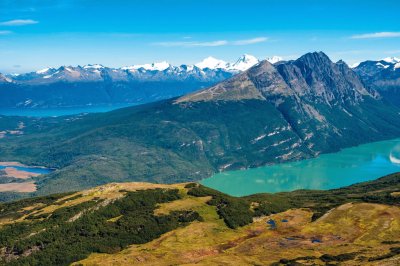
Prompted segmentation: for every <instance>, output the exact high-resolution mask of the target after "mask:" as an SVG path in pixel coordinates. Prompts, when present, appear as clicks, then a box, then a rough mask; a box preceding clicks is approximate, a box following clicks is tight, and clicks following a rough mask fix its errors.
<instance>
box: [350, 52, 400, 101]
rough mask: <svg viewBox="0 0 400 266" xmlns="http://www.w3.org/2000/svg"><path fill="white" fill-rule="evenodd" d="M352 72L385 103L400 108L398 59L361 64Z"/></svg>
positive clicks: (399, 66)
mask: <svg viewBox="0 0 400 266" xmlns="http://www.w3.org/2000/svg"><path fill="white" fill-rule="evenodd" d="M353 70H354V71H355V72H357V74H358V75H359V76H360V77H361V79H362V80H363V81H364V82H365V83H366V84H367V85H368V86H370V87H372V88H374V89H376V90H377V91H378V92H379V93H380V94H381V96H382V97H384V98H385V99H386V100H387V101H389V102H391V103H393V104H395V105H397V106H400V59H399V58H398V57H387V58H384V59H382V60H379V61H365V62H361V63H360V64H359V65H358V66H357V67H355V68H353Z"/></svg>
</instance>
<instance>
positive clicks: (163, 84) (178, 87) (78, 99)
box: [0, 54, 277, 108]
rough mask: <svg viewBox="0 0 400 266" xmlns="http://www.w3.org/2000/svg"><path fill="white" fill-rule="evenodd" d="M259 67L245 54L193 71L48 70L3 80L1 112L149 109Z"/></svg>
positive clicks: (155, 67)
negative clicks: (71, 108) (99, 107)
mask: <svg viewBox="0 0 400 266" xmlns="http://www.w3.org/2000/svg"><path fill="white" fill-rule="evenodd" d="M276 58H277V57H274V60H276ZM258 62H259V60H258V59H257V58H255V57H254V56H251V55H247V54H245V55H243V56H241V57H240V58H239V59H238V60H236V62H234V63H227V62H225V61H222V60H218V59H215V58H213V57H208V58H206V59H204V60H203V61H201V62H199V63H198V64H195V65H181V66H173V65H171V64H169V63H167V62H165V61H164V62H159V63H152V64H143V65H132V66H127V67H121V68H109V67H105V66H103V65H100V64H93V65H85V66H76V67H72V66H61V67H59V68H45V69H42V70H38V71H36V72H30V73H25V74H20V75H6V76H5V75H1V74H0V107H2V108H54V107H64V106H86V105H102V104H121V103H132V104H137V103H147V102H152V101H157V100H162V99H167V98H172V97H176V96H180V95H184V94H186V93H189V92H192V91H194V90H198V89H201V88H205V87H209V86H211V85H213V84H215V83H217V82H220V81H222V80H225V79H227V78H230V77H232V76H233V75H235V74H237V73H239V72H242V71H245V70H247V69H248V68H250V67H252V66H253V65H255V64H257V63H258Z"/></svg>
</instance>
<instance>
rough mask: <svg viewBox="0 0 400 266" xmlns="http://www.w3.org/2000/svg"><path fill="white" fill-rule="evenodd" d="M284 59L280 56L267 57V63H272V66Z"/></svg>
mask: <svg viewBox="0 0 400 266" xmlns="http://www.w3.org/2000/svg"><path fill="white" fill-rule="evenodd" d="M282 60H283V58H282V57H280V56H273V57H267V61H268V62H270V63H271V64H275V63H278V62H279V61H282Z"/></svg>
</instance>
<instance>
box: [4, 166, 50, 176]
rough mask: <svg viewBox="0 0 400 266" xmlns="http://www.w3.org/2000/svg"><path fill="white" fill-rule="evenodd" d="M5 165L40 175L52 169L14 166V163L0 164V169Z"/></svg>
mask: <svg viewBox="0 0 400 266" xmlns="http://www.w3.org/2000/svg"><path fill="white" fill-rule="evenodd" d="M6 167H7V168H14V169H16V170H20V171H24V172H29V173H33V174H41V175H45V174H49V173H51V172H52V171H53V170H51V169H47V168H38V167H29V166H14V165H6V166H1V165H0V170H2V169H5V168H6Z"/></svg>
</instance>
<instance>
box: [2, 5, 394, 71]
mask: <svg viewBox="0 0 400 266" xmlns="http://www.w3.org/2000/svg"><path fill="white" fill-rule="evenodd" d="M398 10H400V1H398V0H379V1H371V0H364V1H358V0H353V1H349V0H347V1H344V0H330V1H328V0H326V1H325V0H324V1H322V0H280V1H278V0H264V1H261V0H245V1H239V0H229V1H228V0H220V1H217V0H213V1H212V0H197V1H193V0H153V1H152V0H146V1H142V0H0V72H3V73H10V72H15V73H19V72H25V71H31V70H36V69H40V68H44V67H47V66H60V65H84V64H88V63H101V64H104V65H107V66H111V67H119V66H125V65H132V64H142V63H149V62H153V61H162V60H166V61H169V62H170V63H172V64H182V63H196V62H198V61H200V60H201V59H203V58H204V57H207V56H214V57H217V58H220V59H223V60H226V61H234V60H236V59H237V58H238V57H239V56H240V55H241V54H243V53H249V54H253V55H255V56H257V57H259V58H261V59H264V58H266V57H270V56H273V55H278V56H282V57H283V58H285V59H294V58H296V57H298V56H300V55H302V54H304V53H306V52H310V51H324V52H326V53H327V54H328V55H329V56H330V57H331V58H332V59H333V60H339V59H344V60H345V61H346V62H348V63H349V64H352V63H355V62H358V61H362V60H366V59H380V58H383V57H387V56H397V57H399V56H400V22H399V17H398Z"/></svg>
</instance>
